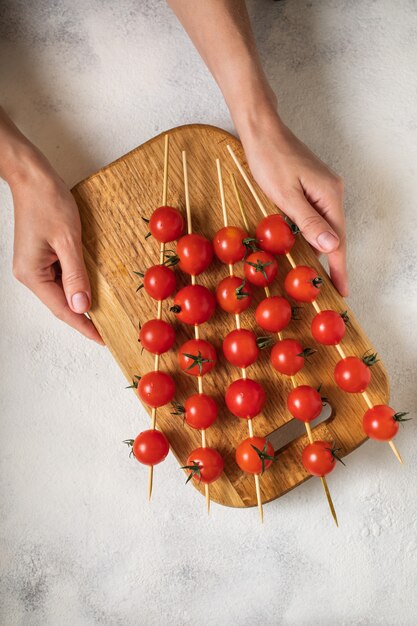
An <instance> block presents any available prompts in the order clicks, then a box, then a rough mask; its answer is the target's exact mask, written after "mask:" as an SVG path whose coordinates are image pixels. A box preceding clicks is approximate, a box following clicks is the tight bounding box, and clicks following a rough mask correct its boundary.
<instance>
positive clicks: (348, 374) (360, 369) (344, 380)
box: [334, 354, 377, 393]
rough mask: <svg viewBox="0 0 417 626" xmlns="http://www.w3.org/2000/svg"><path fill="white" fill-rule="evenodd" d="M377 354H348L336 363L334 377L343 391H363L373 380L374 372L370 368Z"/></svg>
mask: <svg viewBox="0 0 417 626" xmlns="http://www.w3.org/2000/svg"><path fill="white" fill-rule="evenodd" d="M376 360H377V359H376V354H371V355H369V356H364V357H363V359H359V358H358V357H357V356H347V357H346V358H345V359H342V360H341V361H339V362H338V363H337V364H336V367H335V368H334V378H335V381H336V383H337V385H339V387H340V388H341V389H343V391H347V392H348V393H362V392H363V391H365V389H366V388H367V386H368V385H369V383H370V382H371V378H372V374H371V370H370V369H369V368H370V366H371V365H373V364H374V363H376Z"/></svg>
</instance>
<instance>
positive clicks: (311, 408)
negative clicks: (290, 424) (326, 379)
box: [287, 385, 323, 422]
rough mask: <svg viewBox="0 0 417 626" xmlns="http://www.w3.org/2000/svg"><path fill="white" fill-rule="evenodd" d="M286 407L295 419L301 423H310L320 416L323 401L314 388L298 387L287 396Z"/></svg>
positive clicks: (308, 386) (307, 386)
mask: <svg viewBox="0 0 417 626" xmlns="http://www.w3.org/2000/svg"><path fill="white" fill-rule="evenodd" d="M287 407H288V410H289V412H290V413H291V415H292V416H293V417H295V418H296V419H298V420H300V421H302V422H311V421H312V420H314V419H316V417H318V416H319V415H320V413H321V410H322V408H323V400H322V398H321V396H320V394H319V392H318V391H317V389H314V387H310V385H299V386H298V387H295V388H294V389H292V390H291V391H290V393H289V394H288V398H287Z"/></svg>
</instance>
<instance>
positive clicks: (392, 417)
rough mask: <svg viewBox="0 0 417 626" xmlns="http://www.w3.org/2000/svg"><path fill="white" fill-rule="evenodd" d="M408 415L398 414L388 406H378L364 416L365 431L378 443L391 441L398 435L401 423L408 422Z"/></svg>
mask: <svg viewBox="0 0 417 626" xmlns="http://www.w3.org/2000/svg"><path fill="white" fill-rule="evenodd" d="M406 415H408V413H396V412H395V411H394V409H391V407H390V406H387V405H386V404H376V405H375V406H373V407H372V409H368V410H367V411H366V413H365V415H364V416H363V429H364V431H365V433H366V434H367V435H368V437H371V439H376V440H377V441H391V439H393V438H394V437H395V435H396V434H397V433H398V429H399V427H400V422H406V421H408V419H407V418H406V417H405V416H406Z"/></svg>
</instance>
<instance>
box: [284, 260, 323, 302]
mask: <svg viewBox="0 0 417 626" xmlns="http://www.w3.org/2000/svg"><path fill="white" fill-rule="evenodd" d="M322 282H323V281H322V279H321V278H320V276H317V272H316V270H313V268H312V267H307V266H306V265H297V267H294V268H293V269H292V270H290V271H289V272H288V274H287V276H286V277H285V281H284V287H285V291H286V292H287V293H288V295H289V296H291V298H294V300H297V302H313V300H315V299H316V298H317V296H318V295H319V291H320V285H321V284H322Z"/></svg>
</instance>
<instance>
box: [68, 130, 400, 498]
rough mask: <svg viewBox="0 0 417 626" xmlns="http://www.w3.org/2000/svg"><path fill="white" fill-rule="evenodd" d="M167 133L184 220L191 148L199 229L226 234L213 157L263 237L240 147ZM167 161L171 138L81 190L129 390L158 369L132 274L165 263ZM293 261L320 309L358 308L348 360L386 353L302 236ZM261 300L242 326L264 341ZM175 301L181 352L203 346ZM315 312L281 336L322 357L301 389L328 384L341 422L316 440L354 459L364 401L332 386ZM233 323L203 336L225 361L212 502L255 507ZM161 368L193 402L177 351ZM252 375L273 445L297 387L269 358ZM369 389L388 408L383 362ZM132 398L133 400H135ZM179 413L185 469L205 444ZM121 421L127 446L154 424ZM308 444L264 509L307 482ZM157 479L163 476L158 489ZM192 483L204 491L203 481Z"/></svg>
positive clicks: (231, 201) (231, 203) (98, 279)
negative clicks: (257, 317) (155, 235)
mask: <svg viewBox="0 0 417 626" xmlns="http://www.w3.org/2000/svg"><path fill="white" fill-rule="evenodd" d="M168 133H169V136H170V161H169V182H168V204H171V205H173V206H176V207H178V208H179V209H180V210H182V211H183V212H184V215H185V202H184V182H183V173H182V162H181V151H182V150H186V151H187V157H188V168H189V185H190V201H191V209H192V218H193V230H194V232H200V233H202V234H204V235H205V236H207V237H209V238H211V237H213V235H214V234H215V232H216V231H217V230H218V229H219V228H221V227H222V225H223V223H222V213H221V204H220V198H219V191H218V184H217V173H216V165H215V159H216V158H220V160H221V163H222V168H223V179H224V184H225V194H226V202H227V206H228V213H229V223H230V224H231V225H239V226H241V225H242V222H241V215H240V212H239V209H238V207H237V205H236V201H235V196H234V193H233V189H232V185H231V182H230V173H232V172H233V173H234V174H235V175H236V179H237V182H238V186H239V191H240V194H241V197H242V200H243V204H244V206H245V209H246V212H247V215H248V219H249V224H250V226H251V230H252V232H254V229H255V227H256V224H257V223H258V221H259V220H260V218H261V215H260V212H259V209H258V208H257V206H256V204H255V203H254V201H253V198H252V196H251V194H250V192H249V191H248V189H247V187H246V185H245V183H244V182H243V179H242V178H241V176H240V174H239V172H238V170H237V169H236V166H235V165H234V163H233V161H232V159H231V157H230V154H229V153H228V151H227V149H226V146H227V144H230V145H231V147H232V148H233V150H234V151H235V153H236V155H237V156H238V158H239V159H240V161H241V162H242V163H243V164H244V167H245V169H246V170H247V171H249V170H248V168H247V164H246V161H245V157H244V153H243V150H242V146H241V144H240V142H239V141H238V140H237V139H236V138H235V137H233V136H232V135H230V134H229V133H227V132H225V131H223V130H221V129H219V128H215V127H212V126H205V125H196V124H194V125H189V126H181V127H178V128H174V129H172V130H170V131H168ZM163 157H164V137H163V135H159V136H158V137H155V138H153V139H151V140H150V141H148V142H146V143H145V144H143V145H142V146H139V147H138V148H136V149H135V150H132V152H129V154H126V155H125V156H123V157H121V158H120V159H118V160H117V161H114V162H113V163H111V164H110V165H108V166H107V167H104V168H102V169H101V170H100V171H98V172H97V173H96V174H94V175H92V176H90V177H89V178H87V179H86V180H84V181H82V182H80V183H79V184H78V185H76V186H75V187H74V189H73V190H72V192H73V194H74V197H75V200H76V202H77V204H78V206H79V209H80V213H81V219H82V224H83V238H84V252H85V259H86V263H87V267H88V271H89V275H90V279H91V284H92V290H93V303H92V308H91V318H92V320H93V321H94V323H95V325H96V326H97V328H98V330H99V332H100V334H101V335H102V337H103V339H104V341H105V342H106V344H107V346H108V347H109V349H110V350H111V352H112V354H113V356H114V358H115V359H116V361H117V363H118V364H119V366H120V367H121V369H122V370H123V372H124V374H125V375H126V378H127V379H128V380H129V381H131V380H132V377H133V376H134V375H135V374H139V375H141V374H144V373H146V372H147V371H150V370H152V369H153V365H154V359H153V356H152V355H150V354H148V353H146V351H144V352H143V354H141V348H140V344H139V343H138V325H139V322H142V323H143V322H145V321H146V320H148V319H150V318H153V317H156V310H157V305H156V302H155V301H154V300H152V299H151V298H150V297H148V296H147V294H146V293H145V292H144V291H143V290H141V291H139V292H136V287H137V285H138V277H136V276H135V275H134V274H133V272H134V271H143V270H145V269H146V268H147V267H148V266H150V265H153V264H155V263H158V259H159V251H158V250H159V248H158V243H157V242H156V241H155V240H153V239H152V238H149V239H147V240H145V234H146V232H147V227H146V224H145V222H144V221H143V220H142V219H141V218H142V216H144V217H149V216H150V215H151V213H152V211H153V209H155V208H156V207H157V206H159V205H160V204H161V194H162V173H163ZM255 187H256V189H257V191H258V193H259V195H260V197H261V199H262V200H263V202H264V204H265V206H266V208H267V210H268V212H270V213H273V212H276V207H274V205H272V203H271V202H269V201H268V200H267V198H266V196H265V195H264V194H263V193H262V192H261V191H260V189H259V188H258V187H257V186H256V185H255ZM168 247H172V246H168ZM292 256H293V258H294V260H295V262H296V263H297V264H306V265H310V266H312V267H315V268H316V269H317V271H318V273H319V275H320V276H322V277H323V278H324V284H323V286H322V288H321V293H320V295H319V298H318V303H319V305H320V307H321V309H326V308H329V309H334V310H336V311H339V312H342V311H344V310H347V311H348V314H349V317H350V325H349V326H348V330H347V333H346V336H345V337H344V339H343V341H342V347H343V349H344V351H345V353H346V354H347V355H357V356H362V355H363V353H364V352H365V351H367V350H369V349H371V350H372V351H376V349H375V348H374V347H373V346H372V345H371V343H370V341H369V339H368V338H367V337H366V336H365V334H364V332H363V330H362V329H361V327H360V326H359V324H358V322H357V320H356V319H355V316H354V315H353V313H352V311H351V310H350V309H349V307H348V306H347V304H346V302H345V301H344V300H343V299H342V298H341V297H340V296H339V294H338V293H337V292H336V290H335V288H334V287H333V285H332V283H331V282H330V280H329V279H328V277H327V274H326V272H325V270H324V268H323V267H322V266H321V265H320V263H319V261H318V259H317V257H316V256H315V254H314V252H313V251H312V250H311V248H310V246H309V245H308V244H307V243H306V242H305V240H304V239H303V238H302V237H301V236H300V235H299V236H298V237H297V242H296V244H295V246H294V248H293V250H292ZM279 265H280V272H279V277H278V281H277V283H276V284H274V285H273V287H272V294H279V293H281V294H282V293H283V289H282V285H283V278H284V277H285V275H286V273H287V272H288V271H289V269H290V266H289V263H288V261H287V260H286V258H285V257H283V258H281V257H280V259H279ZM236 269H237V273H238V274H239V275H242V267H237V268H236ZM227 274H228V268H227V266H224V265H222V264H221V263H219V262H218V261H215V262H214V263H213V264H212V267H211V268H210V269H209V270H208V272H206V273H205V274H203V275H202V276H199V277H198V279H197V282H200V283H202V284H204V285H206V286H207V287H209V288H211V289H215V286H216V284H217V283H218V282H219V280H221V279H222V278H224V277H225V276H226V275H227ZM177 276H178V284H179V286H182V285H184V284H188V283H189V277H187V276H185V275H182V274H181V272H180V271H178V272H177ZM263 297H264V295H263V292H262V290H259V291H258V294H257V298H255V302H254V305H252V307H251V308H250V309H249V310H248V311H246V312H245V313H243V314H242V327H248V328H250V327H254V330H255V331H256V332H257V333H258V334H264V333H262V332H259V331H260V329H259V328H257V327H256V326H255V324H254V314H253V312H254V308H255V306H256V302H257V301H259V300H260V299H262V298H263ZM171 304H172V301H170V300H168V301H166V302H164V304H163V318H164V319H166V320H170V321H171V322H172V323H173V325H174V326H175V329H176V333H177V341H176V346H179V345H181V343H183V342H184V341H186V340H187V339H189V338H191V337H193V329H192V328H191V327H187V326H183V325H181V324H180V323H178V322H177V320H176V319H175V315H174V314H173V313H170V312H169V307H170V306H171ZM314 314H315V311H314V308H313V306H312V305H311V304H305V305H303V307H302V310H301V312H300V317H301V319H300V320H299V321H292V322H291V323H290V325H289V327H288V328H287V329H285V331H284V333H283V334H284V336H285V337H297V338H299V340H300V341H301V342H302V344H303V345H304V346H310V347H313V348H315V349H316V350H317V353H316V354H315V355H313V356H312V357H311V358H310V359H309V361H308V363H307V365H306V367H305V368H304V370H303V371H302V372H300V374H298V375H297V382H298V383H299V384H311V385H313V386H318V385H319V384H320V383H322V385H323V388H322V390H323V393H324V395H326V397H327V398H328V399H329V403H330V405H331V407H332V413H331V416H330V418H329V419H328V420H327V421H325V422H323V423H321V424H319V425H317V426H316V427H315V428H314V429H313V435H314V437H315V438H322V439H326V440H329V441H333V440H335V441H336V442H337V443H338V445H339V446H340V447H341V448H342V455H343V456H344V455H346V454H348V453H349V452H351V451H352V450H354V449H355V448H356V447H357V446H359V445H360V444H361V443H363V442H364V441H365V439H366V437H365V435H364V433H363V431H362V427H361V421H362V416H363V413H364V412H365V410H366V409H367V406H366V404H365V401H364V399H363V397H362V396H361V394H348V393H344V392H342V391H341V390H339V389H338V388H337V387H336V385H335V383H334V381H333V368H334V365H335V363H336V362H337V361H338V360H339V358H340V357H339V355H338V353H337V351H336V349H335V348H333V347H331V346H329V347H326V346H320V345H318V344H316V343H315V342H314V340H313V339H312V337H311V334H310V323H311V320H312V318H313V316H314ZM234 323H235V320H234V316H232V315H228V314H226V313H224V312H223V311H221V310H217V312H216V313H215V315H214V317H213V318H212V320H210V322H209V323H207V324H204V325H203V326H202V327H201V328H200V336H201V338H204V339H207V340H209V341H211V342H212V343H213V344H214V345H215V347H216V349H217V353H218V356H219V362H218V365H217V366H216V368H215V370H213V372H212V373H211V374H208V375H207V376H205V378H204V391H205V392H206V393H210V394H212V395H213V396H214V397H215V399H216V401H217V403H218V405H219V409H220V414H219V418H218V420H217V422H216V423H215V424H214V425H213V426H212V427H211V428H209V429H208V430H207V431H206V437H207V445H209V446H213V447H215V448H217V449H218V450H219V452H220V453H221V454H222V455H223V457H224V459H225V472H224V474H223V476H222V477H221V478H220V479H219V480H218V481H216V482H215V483H213V484H212V485H211V486H210V495H211V499H212V500H214V501H216V502H218V503H220V504H225V505H228V506H234V507H248V506H254V505H256V493H255V486H254V481H253V477H252V476H250V475H246V474H244V473H243V472H242V471H241V470H240V469H239V467H238V466H237V465H236V463H235V460H234V453H235V449H236V447H237V445H238V444H239V443H240V442H241V441H242V440H243V439H245V438H246V437H247V436H248V435H247V424H246V421H245V420H239V419H238V418H236V417H234V416H232V415H230V414H229V413H228V412H227V410H226V407H225V404H224V398H223V396H224V392H225V389H226V387H227V385H228V384H230V382H231V381H232V380H234V379H236V378H238V377H240V372H239V371H238V370H237V369H236V368H234V367H232V366H231V365H229V364H228V363H227V362H226V361H225V359H224V357H223V356H222V353H221V342H222V338H223V337H224V336H225V335H226V334H227V332H229V331H230V330H232V329H233V328H234ZM161 369H163V370H165V371H167V372H169V373H171V374H172V375H173V376H174V378H175V382H176V387H177V393H176V400H177V401H179V402H183V401H185V399H186V397H187V395H190V394H191V393H195V392H196V390H197V387H196V379H195V378H191V377H189V376H187V375H186V374H184V373H183V372H181V371H179V369H178V367H177V362H176V351H175V349H173V350H171V351H170V352H168V353H167V354H165V355H163V356H162V357H161ZM248 375H249V376H250V377H251V378H255V379H256V380H258V381H259V382H261V383H262V385H263V386H264V387H265V389H266V392H267V396H268V400H267V403H266V406H265V409H264V412H263V414H262V415H261V416H259V417H257V418H255V419H254V420H253V427H254V433H255V435H263V436H266V435H268V434H270V433H271V432H273V431H275V430H276V429H279V428H281V427H285V424H286V423H288V422H289V421H290V420H291V419H292V418H291V416H290V414H289V413H288V411H287V408H286V397H287V394H288V392H289V391H290V389H291V381H290V379H289V378H284V377H282V376H280V375H279V374H278V373H277V372H275V371H274V370H273V369H272V367H271V366H270V363H269V350H267V351H264V352H262V353H261V357H260V359H259V361H258V362H257V363H256V364H255V365H253V366H251V367H250V369H249V370H248ZM368 391H369V397H370V399H371V401H372V402H373V403H375V404H377V403H386V402H387V401H388V397H389V387H388V380H387V376H386V372H385V369H384V367H383V364H382V363H381V361H379V362H378V363H377V364H376V365H375V366H374V367H373V368H372V382H371V384H370V386H369V389H368ZM126 393H135V392H134V391H126ZM147 410H148V409H147ZM172 410H173V409H172V407H171V406H166V407H163V408H162V409H158V414H157V425H158V427H159V428H160V429H161V430H162V431H163V432H164V433H165V434H166V436H167V437H168V439H169V441H170V444H171V449H172V452H173V453H174V454H175V456H176V457H177V459H178V461H179V464H180V465H184V464H185V462H186V459H187V455H188V454H189V453H190V452H191V451H192V450H193V449H194V448H196V447H199V446H200V443H201V436H200V433H199V431H195V430H193V429H191V428H189V427H188V426H187V425H183V422H182V418H181V417H179V416H174V415H172V414H171V411H172ZM148 412H149V411H148ZM115 419H117V420H119V421H120V424H121V427H120V437H121V439H122V438H123V437H126V436H132V438H134V437H135V436H136V435H137V434H138V433H139V432H140V431H142V430H145V429H146V428H148V427H149V425H148V423H146V422H145V421H144V420H143V419H142V418H140V419H138V428H137V432H134V433H127V432H126V428H125V427H124V426H123V416H115ZM307 443H308V441H307V438H306V436H305V435H302V436H299V437H297V438H296V439H295V440H293V441H291V442H290V443H289V444H288V445H285V446H284V447H283V448H282V449H281V450H279V454H278V459H277V461H276V462H275V463H274V464H273V466H272V467H271V468H270V469H269V470H268V471H267V472H265V474H264V475H262V476H261V481H260V482H261V493H262V499H263V501H264V502H267V501H269V500H273V499H275V498H277V497H279V496H281V495H283V494H284V493H286V492H287V491H289V490H290V489H292V488H293V487H296V486H297V485H299V484H300V483H301V482H303V481H304V480H306V479H307V478H308V477H309V476H308V475H307V474H306V472H305V470H304V468H303V466H302V464H301V461H300V459H301V452H302V449H303V447H304V446H305V445H306V444H307ZM121 453H122V452H121ZM141 470H142V471H145V469H144V468H141V466H140V465H139V464H138V471H141ZM178 471H180V470H178ZM337 471H344V472H345V474H346V480H349V473H348V469H344V468H342V469H339V468H338V470H337ZM157 476H158V468H157V467H156V468H155V480H156V481H157ZM330 480H331V478H330ZM191 482H192V483H193V484H194V481H191ZM194 486H195V487H196V488H197V489H199V490H200V491H201V492H202V493H204V487H203V486H199V485H196V484H194ZM184 488H185V487H184ZM187 488H190V487H189V486H187Z"/></svg>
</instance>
